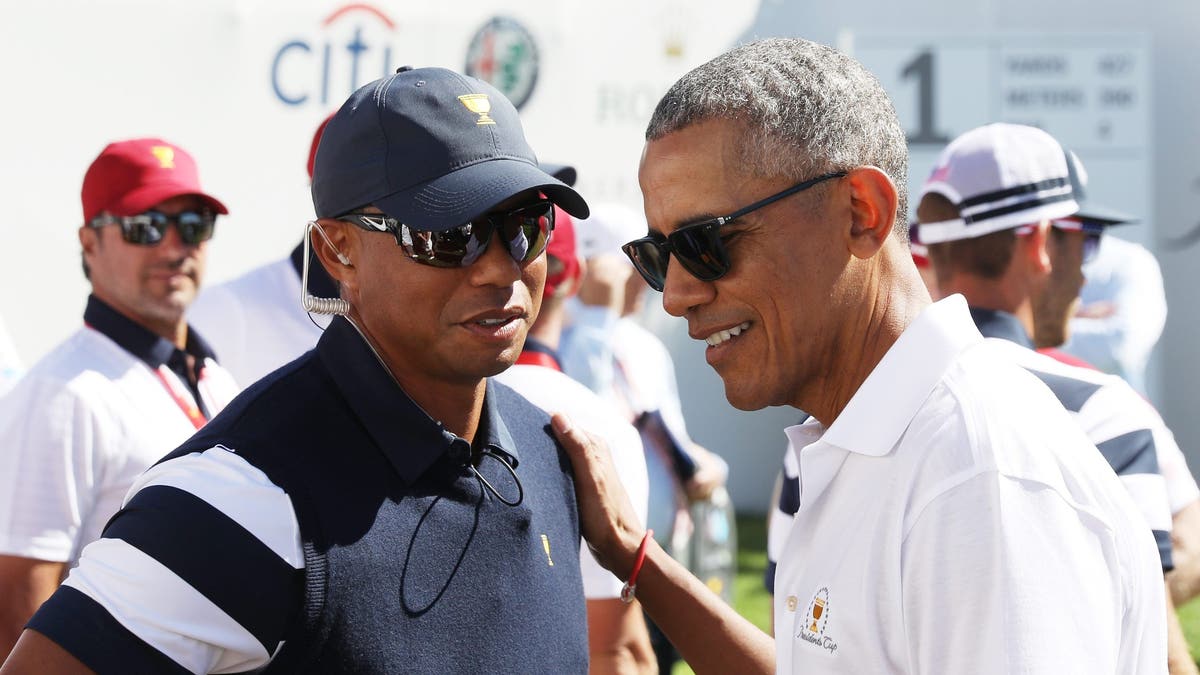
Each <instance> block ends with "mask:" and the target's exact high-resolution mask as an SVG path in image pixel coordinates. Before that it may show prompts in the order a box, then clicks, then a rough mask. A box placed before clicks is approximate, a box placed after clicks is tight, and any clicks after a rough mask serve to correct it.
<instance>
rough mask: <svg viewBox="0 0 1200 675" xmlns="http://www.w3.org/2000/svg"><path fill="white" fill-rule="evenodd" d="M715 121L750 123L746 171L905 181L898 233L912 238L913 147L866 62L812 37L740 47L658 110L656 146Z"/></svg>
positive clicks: (691, 76) (691, 78)
mask: <svg viewBox="0 0 1200 675" xmlns="http://www.w3.org/2000/svg"><path fill="white" fill-rule="evenodd" d="M709 119H729V120H736V121H738V122H741V123H742V124H744V125H745V126H746V136H745V138H744V139H743V142H742V143H741V144H740V146H739V147H740V154H741V157H740V159H741V163H742V168H743V169H744V170H745V171H746V172H747V173H749V174H750V175H752V176H762V177H775V176H786V177H788V178H789V179H791V180H793V181H795V182H799V181H801V180H805V179H807V178H811V177H813V176H815V175H818V174H821V173H825V172H827V171H840V170H848V169H852V168H854V167H857V166H863V165H871V166H876V167H879V168H880V169H882V170H883V171H884V172H885V173H886V174H887V175H888V176H890V177H891V179H892V182H893V183H895V184H896V191H897V193H898V195H899V203H898V204H897V209H896V223H895V231H896V234H897V236H898V237H899V238H900V239H901V240H902V241H907V240H908V146H907V144H906V142H905V138H904V130H903V129H902V128H901V127H900V120H899V119H897V117H896V110H895V108H894V107H893V106H892V102H891V100H890V99H888V96H887V93H886V92H884V90H883V86H882V85H880V84H879V80H877V79H875V76H874V75H872V74H871V73H869V72H867V69H866V68H864V67H863V66H862V64H860V63H859V62H858V61H855V60H854V59H852V58H850V57H849V56H846V55H845V54H842V53H841V52H839V51H837V50H835V49H831V48H829V47H826V46H824V45H819V44H816V43H814V42H809V41H808V40H801V39H797V38H771V39H767V40H759V41H757V42H751V43H749V44H745V45H741V46H739V47H736V48H734V49H733V50H731V51H728V52H726V53H724V54H722V55H720V56H718V57H717V58H715V59H713V60H711V61H709V62H708V63H706V64H704V65H702V66H700V67H698V68H696V69H694V70H692V71H691V72H689V73H688V74H686V75H684V76H683V77H682V78H680V79H679V81H677V82H676V83H675V84H674V85H672V86H671V88H670V90H668V91H667V93H666V95H664V96H663V98H662V100H661V101H659V102H658V106H657V107H656V108H655V110H654V115H653V117H651V118H650V125H649V126H648V127H647V129H646V140H647V141H653V140H655V139H658V138H661V137H663V136H665V135H667V134H669V133H672V132H674V131H678V130H680V129H682V128H684V127H686V126H689V125H691V124H695V123H697V122H702V121H705V120H709Z"/></svg>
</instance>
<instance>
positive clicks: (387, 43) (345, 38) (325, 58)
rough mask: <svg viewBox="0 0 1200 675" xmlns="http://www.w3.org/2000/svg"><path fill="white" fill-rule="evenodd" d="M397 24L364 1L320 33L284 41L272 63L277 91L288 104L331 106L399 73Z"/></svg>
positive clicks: (334, 16) (332, 17) (340, 12)
mask: <svg viewBox="0 0 1200 675" xmlns="http://www.w3.org/2000/svg"><path fill="white" fill-rule="evenodd" d="M395 38H396V24H395V22H393V21H392V20H391V19H390V18H389V17H388V16H387V15H386V14H384V13H383V12H382V11H380V10H379V9H377V8H375V7H373V6H371V5H368V4H364V3H354V4H349V5H344V6H342V7H340V8H338V9H336V10H334V11H333V12H332V13H331V14H329V16H327V17H325V19H324V20H322V21H321V24H320V27H319V29H318V31H317V32H316V33H315V34H314V35H311V36H308V37H306V38H303V37H297V38H293V39H291V40H289V41H288V42H286V43H284V44H283V45H282V46H281V47H280V48H279V49H278V50H277V51H276V52H275V56H274V58H273V59H272V60H271V89H272V90H273V91H274V92H275V96H276V98H278V99H279V100H280V101H282V102H283V103H284V104H286V105H291V106H300V105H304V104H306V103H310V102H312V103H319V104H320V105H321V106H322V107H327V106H329V105H330V103H331V102H333V103H337V102H340V101H342V100H343V99H345V98H346V97H347V96H349V95H350V94H352V93H353V92H354V90H355V89H357V88H358V87H360V86H362V85H364V84H366V83H367V82H370V81H371V80H375V79H378V78H380V77H385V76H387V75H389V74H390V73H392V72H393V71H395V65H394V64H393V63H392V46H393V44H394V42H395Z"/></svg>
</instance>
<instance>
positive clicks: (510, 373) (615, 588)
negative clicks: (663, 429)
mask: <svg viewBox="0 0 1200 675" xmlns="http://www.w3.org/2000/svg"><path fill="white" fill-rule="evenodd" d="M493 379H495V380H496V381H497V382H501V383H503V384H505V385H508V386H509V387H511V388H512V389H513V390H514V391H516V392H517V393H518V394H520V395H522V396H524V397H525V398H527V399H529V401H530V402H531V403H533V404H534V405H536V406H537V407H539V408H541V409H542V410H545V411H546V412H548V413H551V414H553V413H556V412H564V413H566V414H568V415H570V417H571V421H572V422H574V423H575V424H577V425H579V428H581V429H583V430H585V431H587V432H588V433H591V434H594V435H596V436H599V437H600V438H601V439H603V440H604V443H605V444H606V445H607V446H608V450H609V452H610V453H612V459H613V465H614V466H615V467H616V469H617V477H618V478H619V479H620V480H621V485H622V486H624V488H625V493H626V494H628V495H629V501H630V502H632V503H633V507H634V509H635V510H636V511H637V514H638V518H640V519H641V522H643V523H645V522H646V507H647V502H648V500H649V491H650V487H649V482H648V480H647V478H646V458H645V456H644V455H643V454H642V437H641V436H640V435H639V434H638V432H637V429H634V428H633V425H632V424H630V423H628V422H626V421H625V420H623V419H621V417H620V416H619V415H618V414H617V412H616V411H615V410H614V409H612V407H611V405H610V404H609V403H607V402H605V401H604V400H603V399H601V398H600V397H599V396H597V395H596V394H595V393H593V392H592V390H591V389H588V388H587V387H585V386H583V385H582V384H580V383H579V382H576V381H575V380H572V379H571V378H569V377H567V376H566V375H564V374H562V373H561V372H559V371H557V370H554V369H553V368H547V367H544V366H536V365H524V364H517V365H514V366H512V367H511V368H509V369H508V370H506V371H504V372H503V373H500V374H499V375H497V376H496V377H495V378H493ZM579 563H580V570H581V571H582V573H583V592H584V595H585V596H587V598H588V599H589V600H606V599H612V598H618V597H620V596H621V586H622V585H623V584H622V583H621V580H620V579H618V578H616V577H615V576H613V574H612V573H611V572H609V571H608V570H606V569H604V568H603V567H601V566H600V563H598V562H596V558H595V557H594V556H593V555H592V554H591V551H589V550H588V548H587V544H581V546H580V553H579Z"/></svg>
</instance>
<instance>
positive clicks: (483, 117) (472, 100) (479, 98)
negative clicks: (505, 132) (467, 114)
mask: <svg viewBox="0 0 1200 675" xmlns="http://www.w3.org/2000/svg"><path fill="white" fill-rule="evenodd" d="M458 100H459V102H460V103H462V104H463V105H464V106H465V107H466V108H467V110H470V111H471V112H473V113H475V114H476V115H479V119H478V120H477V121H476V122H475V125H476V126H479V125H483V124H495V123H496V120H494V119H492V118H491V117H488V113H489V112H491V111H492V102H491V101H489V100H488V96H487V94H463V95H462V96H459V97H458Z"/></svg>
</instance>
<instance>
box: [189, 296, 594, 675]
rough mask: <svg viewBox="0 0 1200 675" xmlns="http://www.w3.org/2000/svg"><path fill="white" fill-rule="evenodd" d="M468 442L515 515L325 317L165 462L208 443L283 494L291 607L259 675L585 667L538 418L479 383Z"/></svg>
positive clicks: (566, 532)
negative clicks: (474, 429)
mask: <svg viewBox="0 0 1200 675" xmlns="http://www.w3.org/2000/svg"><path fill="white" fill-rule="evenodd" d="M476 436H477V438H476V441H475V452H474V454H475V455H476V457H477V458H478V450H479V449H481V448H483V447H485V446H490V447H491V449H492V451H493V452H492V453H491V454H489V455H486V456H484V457H483V458H482V459H477V460H476V461H477V462H478V467H479V470H480V472H481V473H482V474H483V475H484V477H485V478H487V480H489V481H490V482H491V483H492V484H493V485H494V486H495V488H496V490H497V491H498V492H499V493H500V494H501V495H503V496H504V497H505V498H506V499H509V500H513V499H515V498H516V495H517V487H516V483H515V481H514V480H513V478H512V476H511V475H509V474H508V472H507V470H506V469H504V467H503V466H501V465H500V463H499V460H497V459H496V458H495V455H501V456H504V457H507V458H510V461H511V462H513V463H514V464H515V465H516V466H515V470H516V473H517V475H518V476H519V477H520V483H521V485H522V486H523V488H524V500H523V502H522V503H521V504H520V505H519V506H508V505H505V504H504V503H502V502H501V501H500V500H499V499H497V498H496V497H495V496H494V495H493V494H491V493H490V492H488V491H486V490H485V489H484V488H483V487H482V485H481V483H480V481H479V479H478V478H476V477H475V475H474V474H473V473H471V472H470V471H469V470H468V469H466V467H465V465H464V462H465V461H467V458H468V457H470V456H471V455H472V454H473V453H472V449H471V447H470V446H469V445H468V444H467V442H466V441H465V440H463V439H461V438H458V437H457V436H455V435H453V434H451V433H449V432H447V431H445V430H444V429H443V428H442V427H441V425H440V424H438V423H437V422H435V421H433V420H432V419H431V418H430V417H429V416H428V415H426V414H425V413H424V412H423V411H421V410H420V408H418V407H417V406H416V405H415V404H414V403H413V402H412V401H411V399H409V398H408V397H407V396H406V395H405V394H404V393H403V392H402V391H401V390H400V388H399V387H397V386H396V385H395V383H394V382H393V381H392V380H391V378H390V376H389V375H388V374H387V373H386V372H385V371H384V370H383V368H382V367H381V365H380V364H379V363H378V361H377V360H376V359H375V357H374V355H373V354H372V353H371V352H370V351H369V349H368V347H367V346H366V344H365V343H364V341H363V340H362V338H361V337H360V336H359V335H358V334H357V332H356V331H355V330H354V328H353V327H352V326H350V325H349V324H348V323H347V322H346V321H345V320H344V319H337V320H335V321H334V322H333V323H332V324H331V325H330V327H329V329H328V330H327V331H326V333H325V335H324V336H323V337H322V338H321V340H320V342H319V343H318V345H317V348H316V349H314V350H313V351H311V352H309V353H308V354H306V355H304V356H302V357H300V358H299V359H298V360H296V361H294V362H293V363H291V364H289V365H288V366H285V367H284V368H281V369H280V370H278V371H276V372H275V373H273V374H271V375H269V376H267V377H266V378H264V379H263V380H262V381H260V382H258V383H257V384H255V385H254V386H253V387H251V388H250V389H248V390H247V391H246V392H244V393H243V394H242V395H241V396H239V397H238V398H237V399H235V400H234V402H233V403H231V404H230V405H229V406H228V407H227V408H226V409H225V410H224V411H223V412H222V413H221V414H220V415H218V416H217V417H216V418H215V419H213V420H212V421H211V422H210V423H209V424H208V425H207V426H205V427H204V429H203V430H201V431H200V432H199V433H198V434H197V435H196V436H194V437H193V438H192V439H191V440H189V441H188V442H187V443H186V444H185V445H184V446H183V447H181V448H179V449H178V450H176V451H175V452H174V453H172V455H170V456H169V457H173V456H177V455H179V454H183V453H188V452H196V451H203V450H206V449H208V448H211V447H213V446H214V445H217V444H220V445H223V446H225V447H227V448H229V449H231V450H233V451H235V452H236V453H237V454H239V455H241V456H242V457H244V458H245V459H246V460H247V461H248V462H250V463H251V464H252V465H254V466H256V467H258V468H259V469H261V470H262V471H263V472H264V473H266V475H267V476H268V477H269V478H270V479H271V481H272V482H274V483H275V484H276V485H278V486H279V487H280V488H282V489H283V490H284V491H285V492H287V494H288V496H289V497H290V498H291V501H292V504H293V506H294V508H295V511H296V516H297V519H298V521H299V525H300V531H301V538H302V541H303V546H304V553H305V556H304V558H305V560H304V562H305V570H304V588H303V591H302V592H303V602H302V605H301V606H300V608H299V610H298V614H297V615H296V616H294V618H293V619H292V621H291V622H290V624H289V628H288V629H287V631H286V641H285V643H284V646H283V647H282V648H281V651H280V652H279V654H278V655H277V656H276V658H275V660H274V661H273V662H272V664H271V666H270V667H269V668H268V669H267V672H278V673H294V672H308V673H389V674H390V673H484V672H486V673H585V672H586V671H587V667H588V649H587V617H586V609H585V602H584V597H583V586H582V582H581V580H580V573H579V525H578V515H577V510H576V503H575V493H574V487H573V484H572V481H571V469H570V464H569V461H568V460H567V458H566V457H565V455H563V454H562V451H561V450H560V449H559V447H558V445H557V444H556V443H555V441H554V438H553V433H552V432H551V430H550V428H549V418H548V416H547V415H546V414H545V413H544V412H542V411H541V410H539V409H537V408H536V407H534V406H533V405H532V404H530V403H529V402H528V401H526V400H525V399H524V398H522V397H521V396H519V395H518V394H516V393H515V392H513V391H512V390H511V389H508V388H507V387H504V386H503V385H500V384H497V383H492V382H490V381H489V382H488V387H487V393H486V396H485V401H484V413H483V419H482V421H481V426H480V429H479V432H478V433H477V435H476ZM169 457H168V458H169ZM215 545H219V543H215Z"/></svg>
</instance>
